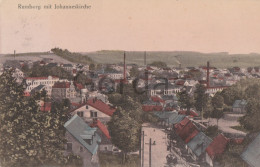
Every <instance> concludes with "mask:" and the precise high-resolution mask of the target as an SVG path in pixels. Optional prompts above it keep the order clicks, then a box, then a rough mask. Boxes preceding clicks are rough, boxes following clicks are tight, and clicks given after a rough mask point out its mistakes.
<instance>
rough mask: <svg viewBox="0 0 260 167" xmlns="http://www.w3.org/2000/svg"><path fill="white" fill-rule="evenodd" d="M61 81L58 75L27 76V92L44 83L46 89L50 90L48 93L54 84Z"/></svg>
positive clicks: (49, 92)
mask: <svg viewBox="0 0 260 167" xmlns="http://www.w3.org/2000/svg"><path fill="white" fill-rule="evenodd" d="M58 81H59V78H58V77H54V76H48V77H26V78H25V82H26V85H27V87H26V89H25V92H29V93H30V92H31V90H33V89H34V88H36V87H37V86H39V85H44V86H45V90H46V91H47V92H48V94H51V91H52V86H53V85H54V84H55V83H56V82H58Z"/></svg>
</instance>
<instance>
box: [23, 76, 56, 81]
mask: <svg viewBox="0 0 260 167" xmlns="http://www.w3.org/2000/svg"><path fill="white" fill-rule="evenodd" d="M52 78H59V77H55V76H52ZM25 79H31V80H43V79H48V77H25Z"/></svg>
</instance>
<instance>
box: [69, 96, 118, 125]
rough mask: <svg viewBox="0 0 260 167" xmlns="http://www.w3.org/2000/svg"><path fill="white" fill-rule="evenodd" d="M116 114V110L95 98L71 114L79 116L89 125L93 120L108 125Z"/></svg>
mask: <svg viewBox="0 0 260 167" xmlns="http://www.w3.org/2000/svg"><path fill="white" fill-rule="evenodd" d="M114 112H115V108H113V107H112V106H110V105H108V104H106V103H104V102H103V101H101V100H99V99H97V98H93V99H89V100H87V102H86V103H84V104H82V105H81V106H80V107H78V108H76V109H74V110H72V111H71V114H72V115H75V114H77V115H79V116H80V117H82V118H83V119H84V120H85V121H86V122H89V123H91V122H92V121H93V120H100V121H101V122H102V123H106V122H108V121H109V120H110V118H111V116H112V115H113V113H114Z"/></svg>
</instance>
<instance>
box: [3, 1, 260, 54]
mask: <svg viewBox="0 0 260 167" xmlns="http://www.w3.org/2000/svg"><path fill="white" fill-rule="evenodd" d="M19 4H21V5H29V4H31V5H33V6H34V5H41V6H42V8H43V6H44V5H48V4H51V5H52V9H41V10H36V9H18V5H19ZM55 4H57V5H59V4H62V5H75V4H81V5H84V4H87V5H91V9H87V10H86V9H54V5H55ZM259 30H260V1H258V0H196V1H195V0H0V53H2V54H3V53H13V50H16V52H17V53H22V52H42V51H49V50H50V49H51V48H53V47H60V48H63V49H68V50H70V51H73V52H88V51H97V50H127V51H199V52H206V53H209V52H229V53H251V52H257V53H260V31H259Z"/></svg>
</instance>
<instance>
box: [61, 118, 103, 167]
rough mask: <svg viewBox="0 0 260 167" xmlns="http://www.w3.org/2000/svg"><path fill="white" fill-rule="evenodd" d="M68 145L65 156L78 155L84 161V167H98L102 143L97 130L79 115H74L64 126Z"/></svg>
mask: <svg viewBox="0 0 260 167" xmlns="http://www.w3.org/2000/svg"><path fill="white" fill-rule="evenodd" d="M64 127H65V128H66V133H65V136H66V139H67V144H66V145H65V149H66V150H65V155H69V154H71V153H72V154H74V155H78V156H80V157H81V158H82V160H83V167H98V166H99V163H98V147H99V143H100V142H101V138H100V136H99V135H98V134H97V133H96V130H97V129H96V128H91V127H90V126H88V124H86V123H85V122H84V121H83V120H82V119H81V118H80V117H79V116H78V115H74V116H73V117H72V118H71V119H70V120H69V121H67V122H66V123H65V124H64Z"/></svg>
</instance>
